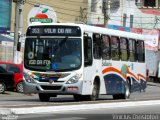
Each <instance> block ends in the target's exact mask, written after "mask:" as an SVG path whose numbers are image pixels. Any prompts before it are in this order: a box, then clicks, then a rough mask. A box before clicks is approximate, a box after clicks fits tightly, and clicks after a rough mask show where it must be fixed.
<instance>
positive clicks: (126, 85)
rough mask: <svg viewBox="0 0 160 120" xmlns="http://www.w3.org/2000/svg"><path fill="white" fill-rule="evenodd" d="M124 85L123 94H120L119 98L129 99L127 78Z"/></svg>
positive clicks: (129, 91) (129, 92)
mask: <svg viewBox="0 0 160 120" xmlns="http://www.w3.org/2000/svg"><path fill="white" fill-rule="evenodd" d="M124 87H125V91H124V94H122V95H121V99H129V97H130V94H131V90H130V82H129V80H127V81H126V83H125V85H124Z"/></svg>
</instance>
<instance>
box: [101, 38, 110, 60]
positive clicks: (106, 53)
mask: <svg viewBox="0 0 160 120" xmlns="http://www.w3.org/2000/svg"><path fill="white" fill-rule="evenodd" d="M110 44H111V41H110V37H109V36H108V35H102V58H103V59H104V60H108V59H110V58H111V45H110Z"/></svg>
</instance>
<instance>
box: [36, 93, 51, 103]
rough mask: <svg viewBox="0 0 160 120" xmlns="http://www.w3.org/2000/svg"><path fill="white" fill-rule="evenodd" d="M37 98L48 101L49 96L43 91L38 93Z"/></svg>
mask: <svg viewBox="0 0 160 120" xmlns="http://www.w3.org/2000/svg"><path fill="white" fill-rule="evenodd" d="M39 100H40V101H42V102H48V101H49V100H50V96H48V95H46V94H44V93H39Z"/></svg>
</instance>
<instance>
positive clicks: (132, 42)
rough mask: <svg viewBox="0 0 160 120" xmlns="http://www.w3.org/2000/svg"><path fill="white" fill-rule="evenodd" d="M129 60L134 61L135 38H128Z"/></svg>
mask: <svg viewBox="0 0 160 120" xmlns="http://www.w3.org/2000/svg"><path fill="white" fill-rule="evenodd" d="M129 54H130V55H129V60H130V61H131V62H135V61H136V40H134V39H129Z"/></svg>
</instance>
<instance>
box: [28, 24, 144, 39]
mask: <svg viewBox="0 0 160 120" xmlns="http://www.w3.org/2000/svg"><path fill="white" fill-rule="evenodd" d="M47 25H48V26H52V25H66V26H79V27H80V28H81V29H82V30H83V31H84V32H89V33H100V34H106V35H112V36H120V37H127V38H132V39H138V40H144V37H143V35H141V34H136V33H131V32H125V31H120V30H113V29H108V28H102V27H97V26H91V25H86V24H77V23H39V22H35V23H32V24H30V26H47Z"/></svg>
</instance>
